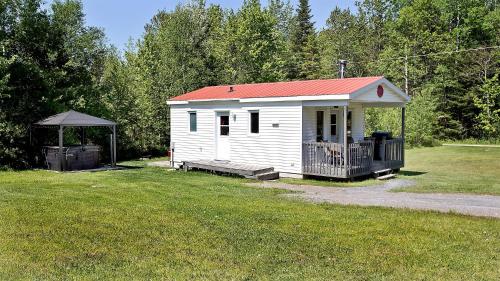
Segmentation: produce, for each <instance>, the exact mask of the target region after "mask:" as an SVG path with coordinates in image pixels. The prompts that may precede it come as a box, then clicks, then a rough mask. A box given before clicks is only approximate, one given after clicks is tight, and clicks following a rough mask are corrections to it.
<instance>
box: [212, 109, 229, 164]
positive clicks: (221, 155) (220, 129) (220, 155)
mask: <svg viewBox="0 0 500 281" xmlns="http://www.w3.org/2000/svg"><path fill="white" fill-rule="evenodd" d="M216 123H217V129H216V134H217V135H216V137H215V141H216V144H215V146H216V151H217V155H216V159H217V160H229V159H230V151H231V144H230V142H229V133H230V132H229V112H218V113H217V122H216Z"/></svg>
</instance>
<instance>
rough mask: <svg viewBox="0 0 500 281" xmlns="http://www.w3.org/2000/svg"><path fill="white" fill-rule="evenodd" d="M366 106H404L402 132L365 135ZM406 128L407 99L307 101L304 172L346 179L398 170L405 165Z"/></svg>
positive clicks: (402, 110) (304, 117)
mask: <svg viewBox="0 0 500 281" xmlns="http://www.w3.org/2000/svg"><path fill="white" fill-rule="evenodd" d="M367 107H398V108H401V134H400V135H398V136H391V135H389V136H385V137H378V138H375V137H372V136H371V135H366V131H365V116H364V111H365V109H366V108H367ZM404 131H405V103H404V102H380V101H365V102H343V101H325V102H323V104H318V103H315V104H307V103H305V104H304V106H303V143H302V174H303V175H311V176H324V177H333V178H344V179H347V178H354V177H359V176H367V175H371V174H375V175H379V174H382V173H390V172H392V171H398V170H399V169H400V168H402V167H403V166H404Z"/></svg>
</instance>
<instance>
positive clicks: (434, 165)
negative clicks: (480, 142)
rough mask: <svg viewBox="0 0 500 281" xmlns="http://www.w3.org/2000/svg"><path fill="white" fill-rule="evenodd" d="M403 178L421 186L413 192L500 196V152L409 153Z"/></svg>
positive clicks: (443, 148)
mask: <svg viewBox="0 0 500 281" xmlns="http://www.w3.org/2000/svg"><path fill="white" fill-rule="evenodd" d="M401 177H402V178H411V179H415V180H416V181H417V185H416V186H413V187H407V188H404V189H402V190H404V191H412V192H463V193H480V194H494V195H500V148H496V147H490V148H488V147H449V146H441V147H432V148H415V149H410V150H408V151H407V153H406V167H405V168H404V169H403V170H402V172H401Z"/></svg>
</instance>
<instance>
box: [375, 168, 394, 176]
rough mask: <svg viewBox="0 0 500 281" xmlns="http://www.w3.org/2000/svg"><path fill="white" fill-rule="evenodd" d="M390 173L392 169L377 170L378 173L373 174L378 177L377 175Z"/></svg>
mask: <svg viewBox="0 0 500 281" xmlns="http://www.w3.org/2000/svg"><path fill="white" fill-rule="evenodd" d="M390 171H392V169H383V170H378V171H374V172H373V173H374V174H377V175H379V174H383V173H388V172H390Z"/></svg>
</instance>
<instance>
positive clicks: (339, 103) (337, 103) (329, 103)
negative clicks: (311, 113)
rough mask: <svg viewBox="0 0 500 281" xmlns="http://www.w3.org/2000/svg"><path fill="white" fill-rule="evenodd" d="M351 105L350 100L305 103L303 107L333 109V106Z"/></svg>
mask: <svg viewBox="0 0 500 281" xmlns="http://www.w3.org/2000/svg"><path fill="white" fill-rule="evenodd" d="M345 105H349V101H348V100H339V101H328V100H327V101H303V102H302V106H304V107H307V106H311V107H318V106H321V107H333V106H345Z"/></svg>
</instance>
